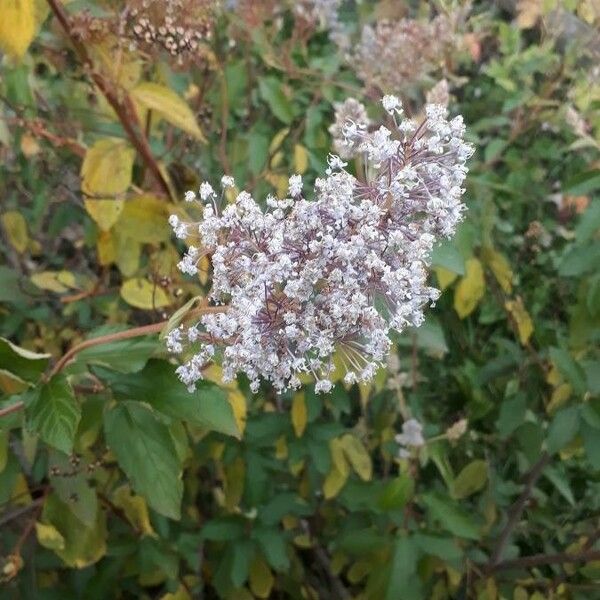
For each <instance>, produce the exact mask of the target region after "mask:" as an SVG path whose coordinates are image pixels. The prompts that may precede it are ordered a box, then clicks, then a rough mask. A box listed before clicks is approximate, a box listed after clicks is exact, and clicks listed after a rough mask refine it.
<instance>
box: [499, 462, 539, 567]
mask: <svg viewBox="0 0 600 600" xmlns="http://www.w3.org/2000/svg"><path fill="white" fill-rule="evenodd" d="M549 461H550V455H549V454H548V453H547V452H544V453H543V454H542V456H541V457H540V459H539V460H538V461H537V462H536V463H535V465H533V467H532V468H531V470H530V471H529V473H528V475H527V478H526V480H525V488H524V489H523V491H522V492H521V495H520V496H519V498H518V499H517V501H516V502H515V503H514V504H513V505H512V507H511V508H510V510H509V511H508V514H509V517H508V521H507V523H506V525H505V526H504V529H503V530H502V533H501V534H500V537H499V538H498V543H497V544H496V548H495V550H494V552H493V554H492V557H491V559H490V562H489V567H490V568H491V569H494V568H496V566H497V565H498V564H499V563H500V561H501V559H502V555H503V554H504V550H505V548H506V545H507V544H508V540H509V539H510V536H511V535H512V532H513V530H514V528H515V527H516V526H517V524H518V523H519V520H520V519H521V515H522V514H523V511H524V510H525V507H526V506H527V502H528V501H529V498H530V497H531V494H532V492H533V486H534V485H535V483H536V481H537V480H538V479H539V477H540V475H541V474H542V471H543V470H544V468H545V467H546V465H547V464H548V462H549Z"/></svg>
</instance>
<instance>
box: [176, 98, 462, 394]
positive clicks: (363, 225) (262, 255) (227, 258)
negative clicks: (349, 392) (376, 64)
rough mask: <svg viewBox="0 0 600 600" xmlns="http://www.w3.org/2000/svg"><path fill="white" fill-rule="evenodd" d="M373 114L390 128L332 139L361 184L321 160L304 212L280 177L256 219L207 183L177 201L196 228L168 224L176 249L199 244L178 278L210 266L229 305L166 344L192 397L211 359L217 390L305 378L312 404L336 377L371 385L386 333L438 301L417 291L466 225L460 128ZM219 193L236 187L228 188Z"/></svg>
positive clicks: (429, 291)
mask: <svg viewBox="0 0 600 600" xmlns="http://www.w3.org/2000/svg"><path fill="white" fill-rule="evenodd" d="M383 106H384V109H385V110H386V111H387V112H388V114H389V115H390V117H391V121H393V127H392V128H391V129H390V128H387V127H385V126H381V127H379V128H378V129H376V130H374V131H369V129H368V127H367V124H365V125H364V126H360V127H359V126H353V125H352V123H353V121H351V120H349V121H348V122H347V124H345V125H344V127H343V128H341V129H340V130H339V131H340V132H342V135H343V136H344V138H345V141H346V143H347V145H348V147H349V148H351V149H352V152H350V155H360V156H362V157H363V160H364V162H365V173H366V175H365V177H364V178H362V179H357V178H356V177H355V176H354V175H352V174H351V173H350V172H349V171H348V170H347V169H346V167H347V163H346V162H344V160H342V158H340V157H339V156H337V155H330V156H329V159H328V168H327V170H326V173H325V176H324V177H322V178H319V179H317V180H316V182H315V185H314V191H313V194H312V195H313V196H314V197H313V199H312V200H309V199H307V198H306V197H305V195H304V189H303V182H302V178H301V177H300V176H299V175H293V176H292V177H290V180H289V197H287V198H283V199H278V198H275V197H273V196H269V197H268V198H267V199H266V208H262V207H261V206H260V205H259V204H258V202H257V201H256V200H255V199H254V198H253V197H252V196H251V195H250V194H249V193H248V192H246V191H242V192H240V193H239V194H237V196H236V197H235V200H234V201H233V202H231V203H225V202H223V192H222V193H221V195H220V197H219V195H218V194H217V193H216V192H215V191H214V189H213V188H212V186H211V185H210V184H208V183H204V184H202V186H200V189H199V191H198V194H196V193H193V192H189V193H188V194H187V195H186V200H188V201H190V202H195V203H198V204H199V205H201V207H202V218H201V219H200V221H199V222H197V223H182V222H181V220H180V219H179V217H177V216H172V217H171V225H172V227H173V229H174V231H175V234H176V235H177V236H178V237H180V238H185V239H188V241H189V239H190V238H192V239H193V238H194V237H195V238H197V239H198V240H199V241H198V242H197V245H196V242H194V245H190V246H189V248H188V252H187V254H186V255H185V256H184V258H183V259H182V261H181V262H180V265H179V267H180V269H181V270H182V271H183V272H185V273H188V274H195V272H196V271H197V265H198V261H199V260H200V259H201V258H202V257H203V256H205V255H209V256H211V258H212V267H213V277H212V288H211V291H210V300H211V301H212V302H214V303H215V304H217V305H226V307H227V308H226V310H224V311H223V312H219V313H211V314H205V315H203V316H202V317H201V318H200V320H199V322H198V323H195V324H194V325H193V326H192V327H186V328H184V327H183V326H180V327H179V328H178V329H175V330H174V331H172V332H171V334H170V335H169V337H168V340H167V345H168V347H169V349H170V350H171V351H173V352H176V353H181V352H185V351H186V348H188V347H190V346H191V347H192V348H194V350H193V354H192V355H191V358H189V359H188V360H187V361H186V362H185V363H184V364H182V365H181V366H180V367H179V368H178V375H179V377H180V378H181V380H182V381H183V382H184V383H185V384H186V385H188V386H189V387H190V388H193V386H194V384H195V382H196V381H198V380H199V379H202V369H203V368H204V367H205V366H206V365H207V363H208V362H210V361H212V360H217V359H218V360H220V362H221V364H222V368H223V379H224V381H231V380H233V379H234V378H235V377H236V375H237V374H238V373H244V374H245V375H246V376H247V377H248V378H249V380H250V382H251V388H252V389H253V390H257V389H258V387H259V385H260V381H261V379H264V380H266V381H269V382H270V383H271V384H272V385H273V386H274V387H275V389H276V390H277V391H284V390H286V389H289V388H292V389H295V388H298V387H299V386H300V385H301V380H302V378H303V376H305V375H310V376H312V377H313V378H314V379H315V380H316V386H315V387H316V391H317V392H328V391H329V390H330V389H331V387H332V385H333V383H332V375H333V372H334V371H335V370H336V368H337V367H339V365H342V366H343V369H344V380H345V381H346V382H347V383H353V382H364V381H369V380H370V379H371V378H372V377H373V376H374V374H375V372H376V371H377V369H378V368H379V367H380V366H381V365H382V364H383V361H385V359H386V357H387V355H388V353H389V349H390V346H391V341H390V337H389V334H390V332H391V330H395V331H402V330H404V329H405V328H406V327H409V326H419V325H420V324H421V323H422V322H423V320H424V317H423V309H424V307H425V306H426V305H428V304H431V303H434V302H435V301H436V300H437V298H438V296H439V291H438V290H436V289H435V288H432V287H430V286H428V285H427V267H428V265H429V256H430V253H431V250H432V248H433V246H434V244H435V243H436V241H438V240H440V239H441V238H444V237H449V236H451V235H452V234H453V233H454V231H455V229H456V226H457V224H458V223H459V222H460V221H461V219H462V218H463V212H464V210H465V206H464V204H463V203H462V201H461V197H462V195H463V192H464V189H463V187H462V185H463V182H464V179H465V176H466V173H467V167H466V165H465V163H466V161H467V159H468V158H469V157H470V155H471V154H472V151H473V149H472V147H471V145H470V144H468V143H466V142H465V141H464V133H465V127H464V124H463V121H462V118H461V117H460V116H459V117H455V118H453V119H451V120H448V119H447V111H446V109H445V108H444V107H442V106H439V105H428V106H427V107H426V109H425V114H426V118H425V120H424V121H423V122H422V123H419V124H417V123H415V122H413V121H411V120H408V119H405V118H403V116H402V115H403V113H402V104H401V102H400V100H398V99H397V98H396V97H394V96H386V97H385V98H384V99H383ZM353 108H356V106H354V107H353ZM359 112H360V109H359ZM364 114H365V115H366V112H365V113H364ZM354 124H355V125H356V123H355V122H354ZM221 186H222V188H223V190H225V188H228V187H230V188H231V187H233V186H234V182H233V180H232V179H231V178H229V177H227V176H226V177H224V178H223V179H222V182H221ZM199 332H202V335H201V336H200V333H199ZM336 365H337V367H336Z"/></svg>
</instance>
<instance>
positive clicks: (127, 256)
mask: <svg viewBox="0 0 600 600" xmlns="http://www.w3.org/2000/svg"><path fill="white" fill-rule="evenodd" d="M113 231H114V233H115V235H114V248H115V251H116V256H115V262H116V263H117V266H118V267H119V271H121V273H122V274H123V275H124V276H125V277H132V276H133V275H135V273H136V271H137V270H138V268H139V266H140V258H141V256H142V245H141V244H140V243H139V242H137V241H136V240H132V239H131V238H129V237H127V236H126V235H121V234H120V232H119V230H117V228H116V227H115V228H114V229H113Z"/></svg>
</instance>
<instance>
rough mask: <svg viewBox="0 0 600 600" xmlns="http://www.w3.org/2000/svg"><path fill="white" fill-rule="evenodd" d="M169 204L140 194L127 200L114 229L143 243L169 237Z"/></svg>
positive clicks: (151, 242) (154, 242) (159, 240)
mask: <svg viewBox="0 0 600 600" xmlns="http://www.w3.org/2000/svg"><path fill="white" fill-rule="evenodd" d="M170 207H171V205H170V204H168V203H167V202H165V201H164V200H161V199H160V198H157V197H156V196H152V195H151V194H142V195H140V196H136V197H134V198H131V199H130V200H127V201H126V202H125V206H124V208H123V212H122V213H121V216H120V217H119V221H118V222H117V224H116V225H115V231H116V232H117V233H118V234H119V235H120V236H123V237H126V238H129V239H131V240H135V241H136V242H140V243H144V244H158V243H159V242H164V241H166V240H168V239H169V238H170V237H171V228H170V227H169V222H168V219H169V215H170V214H171V212H172V211H171V209H170Z"/></svg>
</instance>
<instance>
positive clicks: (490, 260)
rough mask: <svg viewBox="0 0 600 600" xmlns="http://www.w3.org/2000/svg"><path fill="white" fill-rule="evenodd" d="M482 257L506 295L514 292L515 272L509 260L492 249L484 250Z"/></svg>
mask: <svg viewBox="0 0 600 600" xmlns="http://www.w3.org/2000/svg"><path fill="white" fill-rule="evenodd" d="M482 257H483V260H484V261H485V263H486V265H487V266H488V267H489V268H490V269H491V271H492V273H493V274H494V277H495V278H496V281H497V282H498V283H499V284H500V287H501V288H502V290H503V291H504V293H506V294H510V293H511V292H512V280H513V272H512V270H511V268H510V265H509V264H508V260H506V258H505V257H504V256H503V255H502V254H500V253H499V252H496V250H494V249H493V248H490V247H487V248H484V249H483V251H482Z"/></svg>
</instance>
